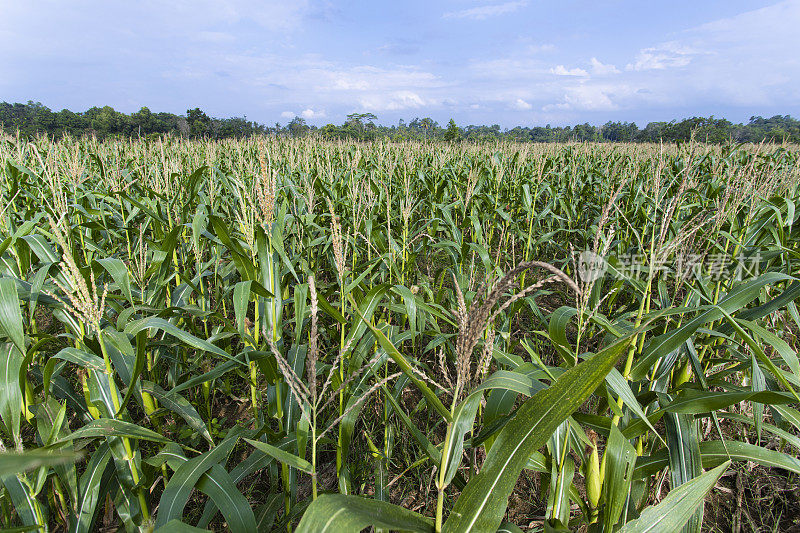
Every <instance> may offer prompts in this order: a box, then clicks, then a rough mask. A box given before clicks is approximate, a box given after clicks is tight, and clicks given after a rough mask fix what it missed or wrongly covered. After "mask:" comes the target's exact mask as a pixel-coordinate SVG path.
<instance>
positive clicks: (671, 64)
mask: <svg viewBox="0 0 800 533" xmlns="http://www.w3.org/2000/svg"><path fill="white" fill-rule="evenodd" d="M697 53H698V51H697V50H694V49H693V48H690V47H689V46H687V45H685V44H682V43H680V42H678V41H669V42H666V43H662V44H660V45H658V46H654V47H652V48H643V49H642V50H640V51H639V53H638V54H637V55H636V62H635V63H632V64H629V65H627V66H626V67H625V68H626V69H627V70H664V69H667V68H676V67H685V66H686V65H688V64H689V63H691V62H692V57H693V56H694V55H696V54H697Z"/></svg>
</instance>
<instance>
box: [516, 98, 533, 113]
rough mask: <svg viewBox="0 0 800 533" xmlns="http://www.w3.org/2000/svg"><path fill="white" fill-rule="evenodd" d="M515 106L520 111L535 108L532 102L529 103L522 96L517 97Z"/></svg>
mask: <svg viewBox="0 0 800 533" xmlns="http://www.w3.org/2000/svg"><path fill="white" fill-rule="evenodd" d="M513 107H514V109H519V110H520V111H527V110H529V109H532V108H533V106H532V105H531V104H529V103H528V102H526V101H525V100H523V99H522V98H517V101H516V102H514V106H513Z"/></svg>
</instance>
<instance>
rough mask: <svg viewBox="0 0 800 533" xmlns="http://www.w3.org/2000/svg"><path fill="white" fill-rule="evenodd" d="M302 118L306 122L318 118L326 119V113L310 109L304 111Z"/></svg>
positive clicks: (301, 114)
mask: <svg viewBox="0 0 800 533" xmlns="http://www.w3.org/2000/svg"><path fill="white" fill-rule="evenodd" d="M300 116H301V117H303V118H304V119H306V120H313V119H316V118H325V111H314V110H313V109H311V108H310V107H309V108H308V109H304V110H303V112H302V113H300Z"/></svg>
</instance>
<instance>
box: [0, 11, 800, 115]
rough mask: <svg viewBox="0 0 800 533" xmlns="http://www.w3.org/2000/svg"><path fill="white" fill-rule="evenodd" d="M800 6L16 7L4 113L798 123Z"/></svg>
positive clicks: (1, 17) (5, 17) (4, 61)
mask: <svg viewBox="0 0 800 533" xmlns="http://www.w3.org/2000/svg"><path fill="white" fill-rule="evenodd" d="M799 51H800V0H787V1H783V2H777V3H776V2H775V1H766V2H765V1H758V0H747V1H745V0H700V1H698V0H691V1H686V0H675V1H672V2H650V1H645V2H643V1H641V0H595V1H591V0H557V1H553V0H508V1H506V0H494V1H489V0H423V1H419V0H406V1H403V2H379V1H372V2H370V1H342V0H336V1H322V2H318V1H312V0H307V1H301V0H279V1H273V0H261V1H253V0H171V1H167V2H161V1H158V2H157V1H155V0H140V1H135V2H130V1H123V0H71V1H68V2H66V1H63V0H0V101H8V102H26V101H28V100H35V101H40V102H42V103H43V104H45V105H47V106H48V107H50V108H52V109H56V110H60V109H62V108H68V109H72V110H75V111H79V110H85V109H87V108H89V107H91V106H94V105H98V106H103V105H111V106H113V107H114V108H115V109H117V110H120V111H124V112H127V113H130V112H134V111H137V110H138V109H139V108H140V107H142V106H148V107H149V108H150V109H151V110H152V111H171V112H174V113H185V111H186V109H187V108H190V107H196V106H199V107H200V108H202V109H203V110H205V111H206V112H207V113H208V114H210V115H212V116H217V117H226V116H241V115H246V116H247V117H248V118H250V119H253V120H257V121H259V122H264V123H270V124H272V123H275V122H278V121H279V122H281V123H286V122H287V121H288V120H289V119H291V118H292V117H294V116H295V115H299V116H302V117H304V118H306V119H307V121H308V122H309V123H310V124H317V125H323V124H326V123H328V122H334V123H341V122H342V121H343V119H344V117H345V115H347V114H348V113H352V112H372V113H374V114H376V115H377V116H378V119H379V122H381V123H383V124H391V123H396V121H397V120H398V119H399V118H405V119H406V120H409V119H412V118H414V117H417V116H419V117H425V116H430V117H432V118H433V119H434V120H437V121H439V122H446V121H447V120H449V119H450V118H451V117H452V118H454V119H455V120H456V122H458V123H459V124H462V125H463V124H494V123H497V124H500V125H501V126H503V127H513V126H515V125H526V126H532V125H543V124H545V123H551V124H554V125H555V124H574V123H578V122H580V123H583V122H590V123H595V124H596V123H603V122H605V121H607V120H630V121H636V122H637V123H639V124H640V125H644V124H645V123H647V122H649V121H653V120H669V119H672V118H682V117H687V116H694V115H704V116H707V115H711V114H713V115H716V116H724V117H727V118H730V119H731V120H734V121H737V122H738V121H747V120H748V119H749V117H750V116H751V115H764V116H771V115H774V114H791V115H793V116H795V117H800V53H798V52H799Z"/></svg>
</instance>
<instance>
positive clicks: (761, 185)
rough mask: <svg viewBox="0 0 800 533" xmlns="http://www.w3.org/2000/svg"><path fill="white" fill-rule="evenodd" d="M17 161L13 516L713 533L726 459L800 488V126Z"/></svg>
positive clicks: (11, 347) (159, 149)
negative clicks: (530, 518) (710, 141)
mask: <svg viewBox="0 0 800 533" xmlns="http://www.w3.org/2000/svg"><path fill="white" fill-rule="evenodd" d="M0 164H2V165H3V166H2V170H0V179H2V187H0V196H2V200H3V207H4V210H3V212H2V216H1V217H0V240H1V242H2V243H1V244H0V271H1V272H0V336H1V337H2V343H0V354H1V355H0V381H2V383H0V419H2V427H1V428H0V430H1V431H2V441H1V442H0V446H2V447H3V448H4V449H5V451H4V453H3V454H2V455H0V474H1V475H0V481H2V486H3V489H2V492H0V524H2V527H4V528H16V527H22V528H26V527H29V528H39V529H40V530H42V529H43V530H54V531H55V530H62V529H65V530H70V531H86V530H92V529H96V528H98V527H100V526H101V525H110V524H114V525H116V524H119V525H120V526H121V527H123V528H124V529H125V530H127V531H136V530H142V529H144V530H152V529H164V531H168V530H170V529H171V528H173V529H174V528H177V527H178V526H177V525H176V524H177V522H178V521H182V522H184V523H187V524H191V525H192V526H196V527H199V528H201V529H206V528H207V529H212V530H220V529H224V528H228V529H230V530H232V531H255V530H258V531H262V530H263V531H270V530H275V531H278V530H280V531H284V530H288V531H293V530H295V529H297V530H300V531H322V530H332V529H333V528H337V529H339V530H347V531H350V530H352V531H358V530H360V529H362V528H364V527H368V526H373V527H375V528H376V529H377V530H383V531H389V530H411V531H496V530H498V528H500V527H501V524H504V525H503V527H504V528H505V529H504V530H506V531H516V530H518V529H517V526H515V525H513V524H509V523H504V521H505V520H506V519H508V518H509V517H510V516H515V515H513V513H512V514H508V513H507V506H508V501H509V497H511V496H512V495H515V494H516V495H517V496H521V497H523V498H525V499H527V500H536V501H541V505H542V509H543V514H544V520H543V523H542V526H541V527H544V528H545V529H547V530H548V531H560V530H565V529H577V528H580V527H584V528H588V529H589V530H590V531H616V530H620V529H621V530H623V531H639V530H640V529H642V528H644V527H646V526H648V525H650V524H659V528H660V529H659V530H663V531H667V530H678V529H682V528H683V529H684V530H686V531H699V530H700V527H701V525H702V523H703V501H704V498H705V497H706V495H707V494H708V493H709V491H710V490H712V488H713V487H714V485H715V483H716V480H718V479H719V478H720V476H723V475H724V474H725V470H726V468H727V466H728V465H729V461H750V462H754V463H760V464H763V465H765V466H767V467H769V468H773V469H776V472H778V471H779V472H782V474H781V475H786V476H789V480H790V482H791V483H794V484H796V483H797V479H798V478H797V476H798V475H800V460H799V459H798V450H800V437H798V431H800V412H798V411H797V404H798V403H800V398H798V393H797V391H798V389H800V382H798V379H800V365H799V364H798V357H797V342H798V331H800V314H799V313H798V310H797V307H796V304H795V301H796V299H797V298H798V297H799V296H800V281H798V280H797V279H796V277H795V275H796V273H797V267H796V264H797V259H798V258H797V255H798V252H797V250H798V242H800V233H799V232H800V229H798V224H797V223H796V221H797V218H798V213H797V210H796V206H797V204H798V202H800V189H799V188H798V187H799V186H800V166H799V165H798V152H797V151H796V150H795V148H794V147H791V146H728V147H707V146H704V145H699V144H686V145H681V146H672V145H670V146H661V145H614V146H609V145H603V146H597V145H588V144H568V145H542V146H537V145H535V146H529V145H525V146H521V145H514V144H494V145H481V146H475V145H452V144H448V145H445V144H418V143H406V144H390V143H383V142H381V143H375V144H349V143H331V142H322V141H318V140H314V139H305V140H288V139H279V138H262V139H252V140H243V141H221V142H200V141H192V142H190V141H185V140H180V139H173V138H164V139H162V140H160V141H158V142H155V143H153V142H140V141H127V140H110V141H105V142H98V141H96V140H94V139H72V138H65V139H63V140H61V141H59V142H54V141H52V140H49V139H47V138H37V139H32V140H24V139H20V138H17V137H14V136H6V137H5V139H4V140H3V142H2V144H1V145H0ZM581 253H583V255H581ZM576 258H583V261H581V260H577V259H576ZM587 258H589V259H592V258H594V259H596V258H602V259H603V261H602V262H598V263H597V264H598V265H601V266H603V268H602V269H600V270H588V271H587V268H586V267H587V265H586V263H585V260H586V259H587ZM587 274H590V275H587ZM523 472H527V473H528V474H527V475H526V478H529V477H530V476H534V477H535V478H536V479H538V482H537V486H538V493H537V494H533V491H534V489H533V488H532V486H531V485H530V484H527V483H523V482H521V481H520V476H521V474H522V473H523ZM665 495H666V496H665ZM409 496H415V497H417V498H418V500H419V502H420V503H419V504H418V505H415V506H413V508H409V507H410V506H409V505H408V503H407V501H408V500H409V498H408V497H409ZM519 525H527V524H519Z"/></svg>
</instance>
